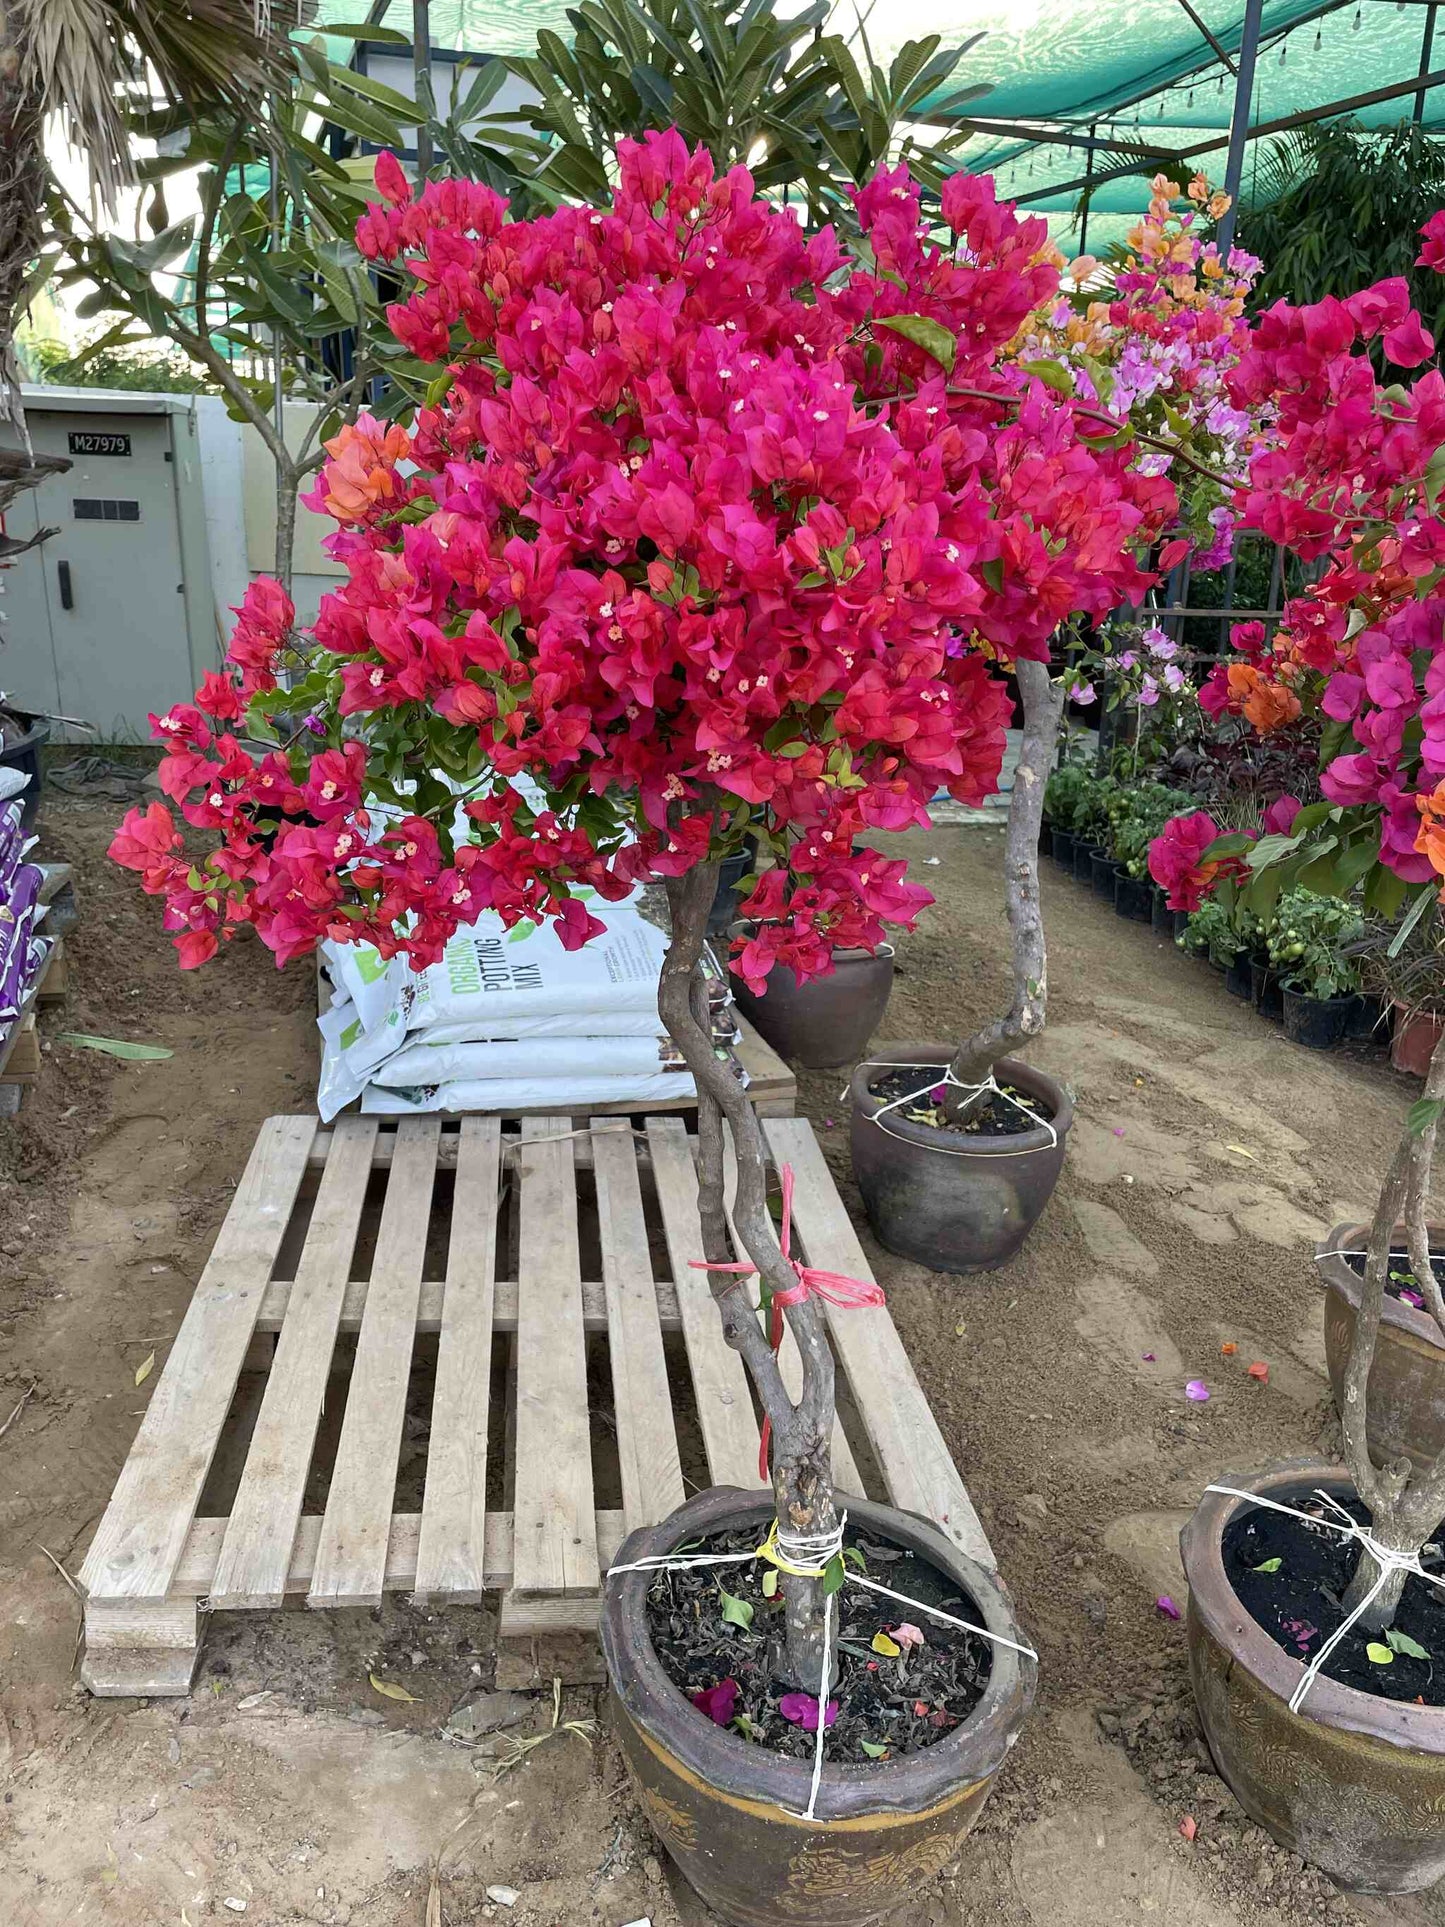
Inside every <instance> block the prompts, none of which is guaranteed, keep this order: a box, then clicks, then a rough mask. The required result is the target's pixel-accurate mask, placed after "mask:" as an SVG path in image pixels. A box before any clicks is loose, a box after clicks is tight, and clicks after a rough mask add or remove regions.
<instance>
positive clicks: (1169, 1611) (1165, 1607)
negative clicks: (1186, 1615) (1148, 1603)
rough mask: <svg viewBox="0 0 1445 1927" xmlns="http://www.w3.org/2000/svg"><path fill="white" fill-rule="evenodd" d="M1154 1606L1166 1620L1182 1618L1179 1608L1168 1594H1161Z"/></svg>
mask: <svg viewBox="0 0 1445 1927" xmlns="http://www.w3.org/2000/svg"><path fill="white" fill-rule="evenodd" d="M1154 1604H1155V1605H1156V1606H1157V1607H1158V1608H1159V1610H1160V1612H1161V1613H1163V1615H1164V1617H1165V1618H1166V1619H1179V1618H1180V1617H1182V1615H1181V1613H1180V1611H1179V1608H1178V1606H1177V1605H1176V1604H1175V1602H1174V1600H1173V1599H1172V1598H1171V1597H1170V1596H1169V1594H1168V1593H1167V1592H1161V1593H1160V1595H1159V1597H1158V1598H1157V1599H1156V1600H1155V1601H1154Z"/></svg>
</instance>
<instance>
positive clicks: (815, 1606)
mask: <svg viewBox="0 0 1445 1927" xmlns="http://www.w3.org/2000/svg"><path fill="white" fill-rule="evenodd" d="M719 868H720V866H719V865H718V864H716V863H704V864H699V865H698V866H697V867H696V868H695V869H693V870H690V871H688V872H687V874H686V875H685V876H681V877H675V878H670V879H669V880H668V884H667V900H668V906H669V908H670V910H671V913H672V942H671V943H670V944H669V946H668V951H667V956H666V957H665V959H664V960H663V966H662V978H661V982H660V983H659V985H658V991H657V1008H658V1014H659V1015H660V1016H661V1018H662V1021H663V1023H664V1024H665V1025H666V1027H667V1032H668V1035H669V1036H670V1037H671V1038H672V1040H673V1042H674V1043H675V1044H676V1045H677V1047H678V1049H679V1050H680V1051H681V1052H682V1055H683V1057H684V1059H685V1060H686V1063H687V1066H688V1069H689V1070H690V1071H691V1072H692V1074H693V1078H694V1080H695V1081H696V1084H697V1098H698V1157H697V1163H698V1211H699V1216H700V1218H701V1221H702V1235H703V1250H702V1252H701V1253H699V1256H701V1257H704V1258H706V1259H708V1261H709V1262H710V1263H713V1264H726V1263H728V1262H729V1261H730V1260H731V1257H732V1253H731V1250H730V1248H729V1244H728V1231H727V1213H726V1210H725V1207H724V1193H723V1122H724V1120H726V1122H727V1124H728V1126H729V1128H730V1130H731V1132H732V1140H733V1150H734V1153H735V1156H736V1160H737V1196H736V1197H735V1199H734V1200H733V1212H732V1217H733V1223H734V1225H735V1226H736V1227H737V1231H738V1236H739V1237H740V1238H741V1239H742V1242H743V1245H744V1247H745V1250H746V1253H747V1257H748V1258H749V1259H750V1260H751V1261H752V1263H753V1264H755V1265H756V1266H757V1268H758V1272H759V1275H760V1276H761V1277H764V1278H766V1279H767V1280H768V1283H769V1285H770V1286H771V1287H772V1288H773V1289H774V1290H775V1291H777V1290H786V1289H787V1288H788V1287H790V1286H792V1285H795V1284H796V1283H797V1279H796V1277H795V1275H794V1273H793V1271H792V1268H791V1267H790V1266H789V1264H788V1263H787V1261H786V1259H785V1258H784V1257H783V1254H782V1251H781V1249H780V1248H779V1245H778V1239H777V1233H776V1232H775V1230H774V1229H773V1221H772V1218H771V1217H770V1215H769V1213H768V1199H767V1160H766V1152H765V1147H764V1143H763V1134H762V1128H761V1126H760V1125H759V1123H758V1117H757V1113H756V1112H755V1111H754V1109H753V1107H752V1104H751V1103H750V1102H749V1100H748V1095H747V1092H746V1091H745V1090H744V1089H743V1087H742V1085H741V1084H739V1082H738V1081H737V1079H736V1078H735V1077H734V1075H733V1073H732V1070H731V1068H730V1067H729V1066H728V1065H727V1064H726V1063H723V1062H721V1061H720V1060H719V1059H718V1057H717V1056H716V1054H715V1052H714V1050H713V1042H712V1032H711V1029H710V1027H709V1024H708V1021H707V996H706V989H705V987H704V984H703V979H702V973H701V971H700V969H699V967H698V963H699V958H700V957H701V955H702V948H703V944H704V942H705V940H706V935H707V914H708V910H709V908H710V906H711V904H712V900H713V896H714V894H715V892H716V890H717V879H718V871H719ZM739 1255H740V1256H741V1255H742V1254H739ZM708 1284H709V1286H710V1287H711V1290H712V1295H713V1298H714V1299H715V1301H716V1303H717V1307H718V1311H719V1313H720V1315H721V1317H722V1323H723V1335H724V1337H725V1338H726V1339H727V1342H728V1344H729V1345H731V1346H732V1347H733V1349H734V1350H735V1351H737V1352H740V1353H741V1354H742V1359H743V1363H744V1364H745V1365H746V1367H747V1369H748V1373H749V1375H750V1376H751V1378H752V1381H753V1384H754V1385H755V1386H756V1387H757V1392H758V1397H759V1399H760V1400H761V1401H762V1406H763V1410H764V1411H765V1412H766V1413H767V1415H768V1417H769V1419H770V1420H771V1421H772V1428H773V1445H772V1476H773V1496H774V1500H775V1502H776V1504H777V1509H778V1519H779V1522H780V1524H781V1525H782V1526H783V1527H784V1529H785V1530H787V1531H790V1532H793V1533H808V1534H812V1533H826V1532H831V1531H833V1529H834V1528H835V1527H836V1525H837V1522H838V1521H837V1513H836V1511H835V1510H834V1506H833V1474H832V1463H831V1441H832V1436H833V1353H832V1350H831V1348H830V1346H829V1344H828V1336H827V1331H826V1328H825V1326H824V1322H823V1313H822V1310H821V1308H820V1307H819V1306H818V1305H817V1304H816V1303H815V1302H814V1301H812V1300H811V1299H805V1300H804V1301H803V1303H801V1304H798V1305H789V1306H788V1307H787V1308H786V1315H787V1320H788V1326H789V1328H790V1330H791V1331H792V1334H793V1337H794V1338H795V1339H796V1341H797V1345H798V1350H799V1353H800V1354H801V1356H802V1361H803V1384H802V1391H801V1393H800V1395H799V1398H798V1402H797V1404H796V1405H795V1404H794V1403H793V1401H792V1400H791V1399H790V1398H789V1396H788V1393H787V1388H786V1387H785V1386H784V1384H783V1379H782V1374H781V1373H780V1372H779V1370H778V1362H777V1359H776V1358H775V1357H774V1355H773V1350H772V1347H771V1346H770V1345H769V1343H768V1340H767V1337H766V1334H765V1333H764V1331H763V1328H762V1325H761V1323H760V1322H759V1319H758V1314H757V1311H756V1310H755V1309H754V1306H753V1302H752V1281H751V1280H749V1279H745V1278H738V1277H736V1276H734V1275H732V1274H731V1273H728V1272H722V1271H714V1272H709V1273H708ZM781 1590H782V1594H783V1600H784V1606H785V1614H786V1630H785V1652H784V1659H783V1664H782V1668H781V1670H782V1672H783V1674H784V1676H785V1677H786V1679H787V1680H788V1683H789V1684H790V1685H792V1686H795V1687H797V1688H798V1689H800V1690H801V1691H803V1692H809V1693H816V1692H818V1691H819V1688H820V1684H821V1681H822V1672H823V1624H824V1612H823V1589H822V1585H821V1582H820V1581H818V1580H816V1579H799V1578H795V1577H794V1576H793V1575H792V1574H790V1573H785V1574H783V1575H782V1578H781ZM829 1683H830V1684H831V1682H829Z"/></svg>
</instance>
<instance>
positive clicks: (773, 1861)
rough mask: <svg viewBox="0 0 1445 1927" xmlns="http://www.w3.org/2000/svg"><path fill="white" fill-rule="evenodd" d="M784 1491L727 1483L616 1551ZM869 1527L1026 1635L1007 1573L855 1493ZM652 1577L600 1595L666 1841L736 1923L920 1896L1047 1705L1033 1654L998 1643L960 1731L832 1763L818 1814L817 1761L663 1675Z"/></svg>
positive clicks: (876, 1911)
mask: <svg viewBox="0 0 1445 1927" xmlns="http://www.w3.org/2000/svg"><path fill="white" fill-rule="evenodd" d="M772 1513H773V1500H772V1495H771V1493H767V1492H743V1491H741V1490H739V1489H738V1488H737V1487H735V1486H721V1487H715V1488H714V1489H713V1490H712V1491H710V1492H702V1493H699V1495H698V1496H697V1497H696V1498H695V1499H690V1500H689V1501H688V1503H687V1504H686V1505H684V1506H682V1507H680V1508H679V1509H678V1510H677V1511H676V1512H674V1513H673V1514H672V1515H671V1517H670V1518H667V1519H664V1520H663V1522H662V1524H661V1525H656V1526H644V1527H643V1528H642V1529H641V1530H640V1531H638V1532H634V1533H633V1534H632V1535H631V1536H630V1537H629V1538H628V1539H627V1540H626V1542H625V1543H624V1545H623V1547H622V1549H621V1551H620V1552H619V1553H618V1555H617V1557H618V1563H619V1564H625V1563H626V1562H628V1561H630V1560H635V1559H642V1558H647V1557H649V1556H653V1555H657V1554H664V1553H668V1552H671V1551H672V1550H673V1549H674V1548H675V1547H676V1546H679V1545H681V1544H683V1543H684V1542H685V1541H687V1540H689V1539H695V1538H696V1537H697V1536H698V1535H699V1533H706V1532H717V1531H726V1530H728V1529H729V1528H731V1527H733V1526H743V1525H746V1526H755V1527H756V1528H757V1531H758V1536H759V1538H760V1539H761V1537H762V1535H763V1532H764V1531H765V1530H766V1525H767V1522H768V1521H769V1520H770V1519H771V1517H772ZM848 1515H849V1518H850V1519H851V1520H852V1521H853V1522H854V1523H855V1524H857V1525H861V1526H864V1527H866V1528H870V1529H871V1530H872V1531H873V1532H874V1533H876V1534H878V1535H880V1536H881V1537H883V1538H885V1539H887V1540H890V1541H892V1542H894V1543H895V1544H899V1545H905V1546H908V1547H909V1548H911V1549H912V1550H914V1551H916V1552H918V1553H921V1554H922V1555H923V1557H925V1558H926V1559H928V1560H930V1561H932V1563H933V1564H934V1565H936V1566H938V1567H939V1568H941V1569H942V1570H943V1571H945V1572H947V1573H948V1574H949V1576H950V1578H952V1579H953V1580H954V1581H956V1583H957V1584H958V1585H959V1586H960V1587H961V1588H962V1589H963V1590H964V1591H965V1592H966V1593H967V1594H968V1595H969V1596H970V1597H971V1598H972V1599H973V1601H974V1603H975V1606H976V1608H977V1611H978V1614H979V1618H980V1622H981V1623H982V1624H983V1625H985V1626H986V1627H987V1628H988V1629H989V1630H990V1631H991V1632H995V1633H1002V1634H1003V1635H1004V1637H1005V1638H1007V1639H1014V1640H1017V1639H1021V1638H1022V1634H1021V1633H1020V1632H1019V1629H1018V1625H1017V1623H1016V1621H1015V1619H1014V1615H1013V1606H1012V1603H1011V1601H1010V1600H1009V1596H1008V1593H1007V1592H1006V1591H1005V1589H1004V1587H1003V1585H1002V1583H1001V1581H1000V1580H999V1579H998V1577H997V1575H996V1574H995V1573H992V1572H986V1571H985V1570H984V1569H983V1567H982V1566H980V1565H978V1564H977V1563H976V1562H975V1561H974V1560H972V1559H970V1558H969V1557H968V1556H967V1554H965V1553H962V1552H960V1551H959V1549H958V1548H957V1546H955V1545H954V1544H953V1543H952V1541H951V1540H948V1539H946V1538H945V1537H944V1536H943V1534H942V1533H941V1532H939V1531H938V1529H937V1528H936V1527H935V1526H932V1525H930V1524H928V1522H927V1521H926V1520H924V1519H921V1518H918V1517H916V1516H915V1515H914V1514H913V1513H911V1512H895V1511H894V1510H893V1508H892V1507H891V1506H883V1505H874V1504H873V1503H871V1502H870V1501H869V1500H866V1499H853V1498H850V1499H849V1501H848ZM649 1583H650V1581H649V1578H648V1575H647V1574H646V1573H637V1572H630V1573H625V1574H621V1575H619V1577H618V1578H616V1579H614V1580H612V1581H610V1582H609V1584H608V1585H607V1587H606V1589H605V1591H604V1595H603V1602H602V1650H603V1653H604V1654H605V1655H606V1659H607V1672H608V1677H609V1679H610V1681H611V1685H612V1717H613V1722H614V1725H615V1727H616V1731H617V1737H618V1741H619V1743H620V1745H621V1748H622V1752H623V1757H624V1758H625V1759H626V1761H627V1767H628V1771H629V1773H630V1774H631V1777H632V1783H633V1787H634V1789H635V1790H636V1793H637V1797H638V1800H639V1801H640V1803H641V1805H642V1807H643V1810H644V1811H645V1812H646V1814H647V1816H648V1818H649V1819H650V1820H651V1822H652V1825H653V1828H654V1829H655V1831H656V1833H657V1835H658V1837H659V1838H660V1839H661V1841H662V1843H663V1845H664V1846H665V1847H666V1848H667V1851H668V1852H669V1853H670V1854H671V1856H672V1858H673V1859H674V1860H675V1861H676V1862H677V1864H678V1866H679V1867H680V1868H681V1869H682V1871H683V1873H684V1874H685V1875H686V1876H687V1878H688V1880H689V1881H691V1883H692V1885H693V1886H694V1887H695V1888H696V1889H697V1891H698V1892H699V1893H700V1894H701V1895H702V1897H703V1899H704V1900H705V1901H706V1902H707V1903H708V1905H709V1906H710V1907H712V1908H714V1909H715V1910H716V1912H717V1913H718V1914H719V1915H720V1916H721V1917H722V1919H723V1920H725V1921H728V1922H731V1923H733V1924H734V1927H778V1923H779V1922H780V1921H782V1922H796V1923H799V1924H800V1927H808V1924H809V1923H816V1927H873V1923H875V1922H879V1921H883V1920H886V1919H888V1918H889V1917H890V1916H891V1915H893V1914H894V1913H896V1912H897V1910H898V1909H899V1908H902V1907H905V1906H907V1905H909V1904H910V1902H911V1899H912V1897H913V1896H914V1895H915V1894H916V1891H917V1888H918V1887H919V1885H920V1884H921V1883H922V1882H923V1881H926V1880H928V1879H930V1878H932V1876H933V1875H934V1874H936V1873H937V1872H938V1871H939V1869H940V1868H941V1867H943V1866H945V1865H946V1864H947V1863H948V1861H949V1860H951V1859H952V1857H953V1855H954V1854H955V1853H956V1852H957V1851H958V1848H959V1845H960V1843H961V1842H962V1840H963V1838H964V1836H965V1835H966V1834H967V1833H968V1832H969V1831H970V1829H971V1828H972V1826H973V1824H974V1822H975V1820H977V1818H978V1815H979V1812H980V1810H981V1808H982V1806H983V1803H984V1801H985V1800H986V1799H987V1797H988V1793H989V1789H990V1788H991V1786H992V1785H993V1781H994V1777H995V1775H996V1774H997V1773H998V1770H999V1768H1000V1767H1001V1766H1002V1765H1003V1762H1004V1758H1005V1756H1006V1755H1007V1753H1008V1750H1009V1748H1010V1747H1011V1746H1012V1745H1013V1743H1014V1741H1015V1739H1016V1738H1017V1737H1018V1733H1019V1729H1020V1726H1021V1725H1022V1723H1023V1720H1024V1718H1025V1716H1026V1715H1027V1713H1028V1710H1029V1707H1030V1706H1031V1705H1032V1703H1033V1696H1034V1687H1035V1682H1036V1675H1037V1667H1036V1665H1035V1663H1034V1661H1032V1660H1030V1659H1026V1658H1024V1657H1023V1656H1022V1655H1021V1654H1019V1653H1015V1652H1012V1651H1010V1649H1009V1648H1008V1647H1006V1646H995V1647H993V1648H992V1652H993V1668H992V1671H991V1673H990V1675H989V1680H988V1684H987V1686H986V1687H985V1688H984V1694H983V1698H982V1699H981V1700H980V1701H979V1703H978V1705H977V1706H976V1707H975V1708H974V1710H973V1712H972V1713H971V1714H970V1715H969V1717H968V1718H967V1719H966V1720H965V1721H964V1722H963V1723H962V1724H961V1725H960V1726H958V1727H956V1728H955V1729H954V1730H953V1732H951V1733H950V1734H949V1735H948V1737H947V1738H946V1739H943V1740H940V1741H939V1743H938V1744H937V1745H936V1746H930V1747H927V1748H925V1749H923V1750H922V1751H921V1752H917V1753H910V1754H906V1755H904V1756H903V1757H901V1758H899V1759H893V1760H880V1761H878V1762H877V1763H876V1764H872V1765H867V1766H825V1767H824V1769H823V1779H822V1784H821V1787H820V1789H819V1796H818V1804H817V1809H816V1811H817V1815H818V1818H817V1820H816V1821H815V1822H810V1821H807V1820H803V1819H801V1818H800V1817H799V1816H800V1815H801V1814H802V1813H803V1812H804V1810H805V1809H806V1807H807V1805H808V1792H809V1787H810V1783H811V1780H812V1767H811V1763H810V1762H807V1761H804V1760H795V1759H790V1758H788V1757H786V1756H785V1755H783V1754H780V1753H774V1752H771V1751H770V1750H768V1749H767V1748H765V1747H761V1746H755V1745H753V1744H752V1743H751V1742H750V1741H748V1740H744V1739H742V1738H741V1737H740V1736H739V1735H738V1734H736V1733H732V1732H730V1731H728V1730H727V1729H726V1728H724V1727H720V1726H715V1725H714V1724H713V1723H712V1721H711V1720H709V1719H707V1718H706V1717H705V1716H704V1715H703V1714H702V1713H699V1712H698V1711H697V1709H696V1708H695V1707H694V1706H693V1705H692V1704H691V1702H690V1701H689V1700H687V1699H686V1698H685V1697H684V1695H683V1694H682V1693H681V1692H680V1691H679V1690H678V1688H677V1687H676V1686H674V1685H673V1683H672V1681H671V1680H670V1679H669V1678H668V1676H667V1674H666V1673H665V1672H664V1671H663V1669H662V1666H661V1665H660V1663H659V1661H658V1659H657V1655H656V1654H655V1652H654V1651H653V1648H652V1642H651V1640H650V1638H649V1637H648V1631H647V1612H646V1605H645V1601H646V1597H647V1588H648V1585H649Z"/></svg>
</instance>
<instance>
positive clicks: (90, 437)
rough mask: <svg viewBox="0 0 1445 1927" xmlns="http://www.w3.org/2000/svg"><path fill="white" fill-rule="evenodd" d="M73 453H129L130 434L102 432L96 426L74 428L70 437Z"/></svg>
mask: <svg viewBox="0 0 1445 1927" xmlns="http://www.w3.org/2000/svg"><path fill="white" fill-rule="evenodd" d="M68 440H69V444H70V452H71V454H72V455H129V453H130V436H129V435H122V434H111V433H104V434H103V433H101V431H100V430H99V429H94V428H72V429H71V431H70V434H69V437H68Z"/></svg>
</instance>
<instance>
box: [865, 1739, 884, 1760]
mask: <svg viewBox="0 0 1445 1927" xmlns="http://www.w3.org/2000/svg"><path fill="white" fill-rule="evenodd" d="M858 1744H859V1746H861V1747H862V1749H863V1751H864V1752H865V1753H866V1754H867V1755H868V1757H869V1759H870V1760H886V1759H887V1758H888V1748H887V1747H886V1746H880V1745H879V1744H878V1742H877V1740H859V1742H858Z"/></svg>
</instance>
